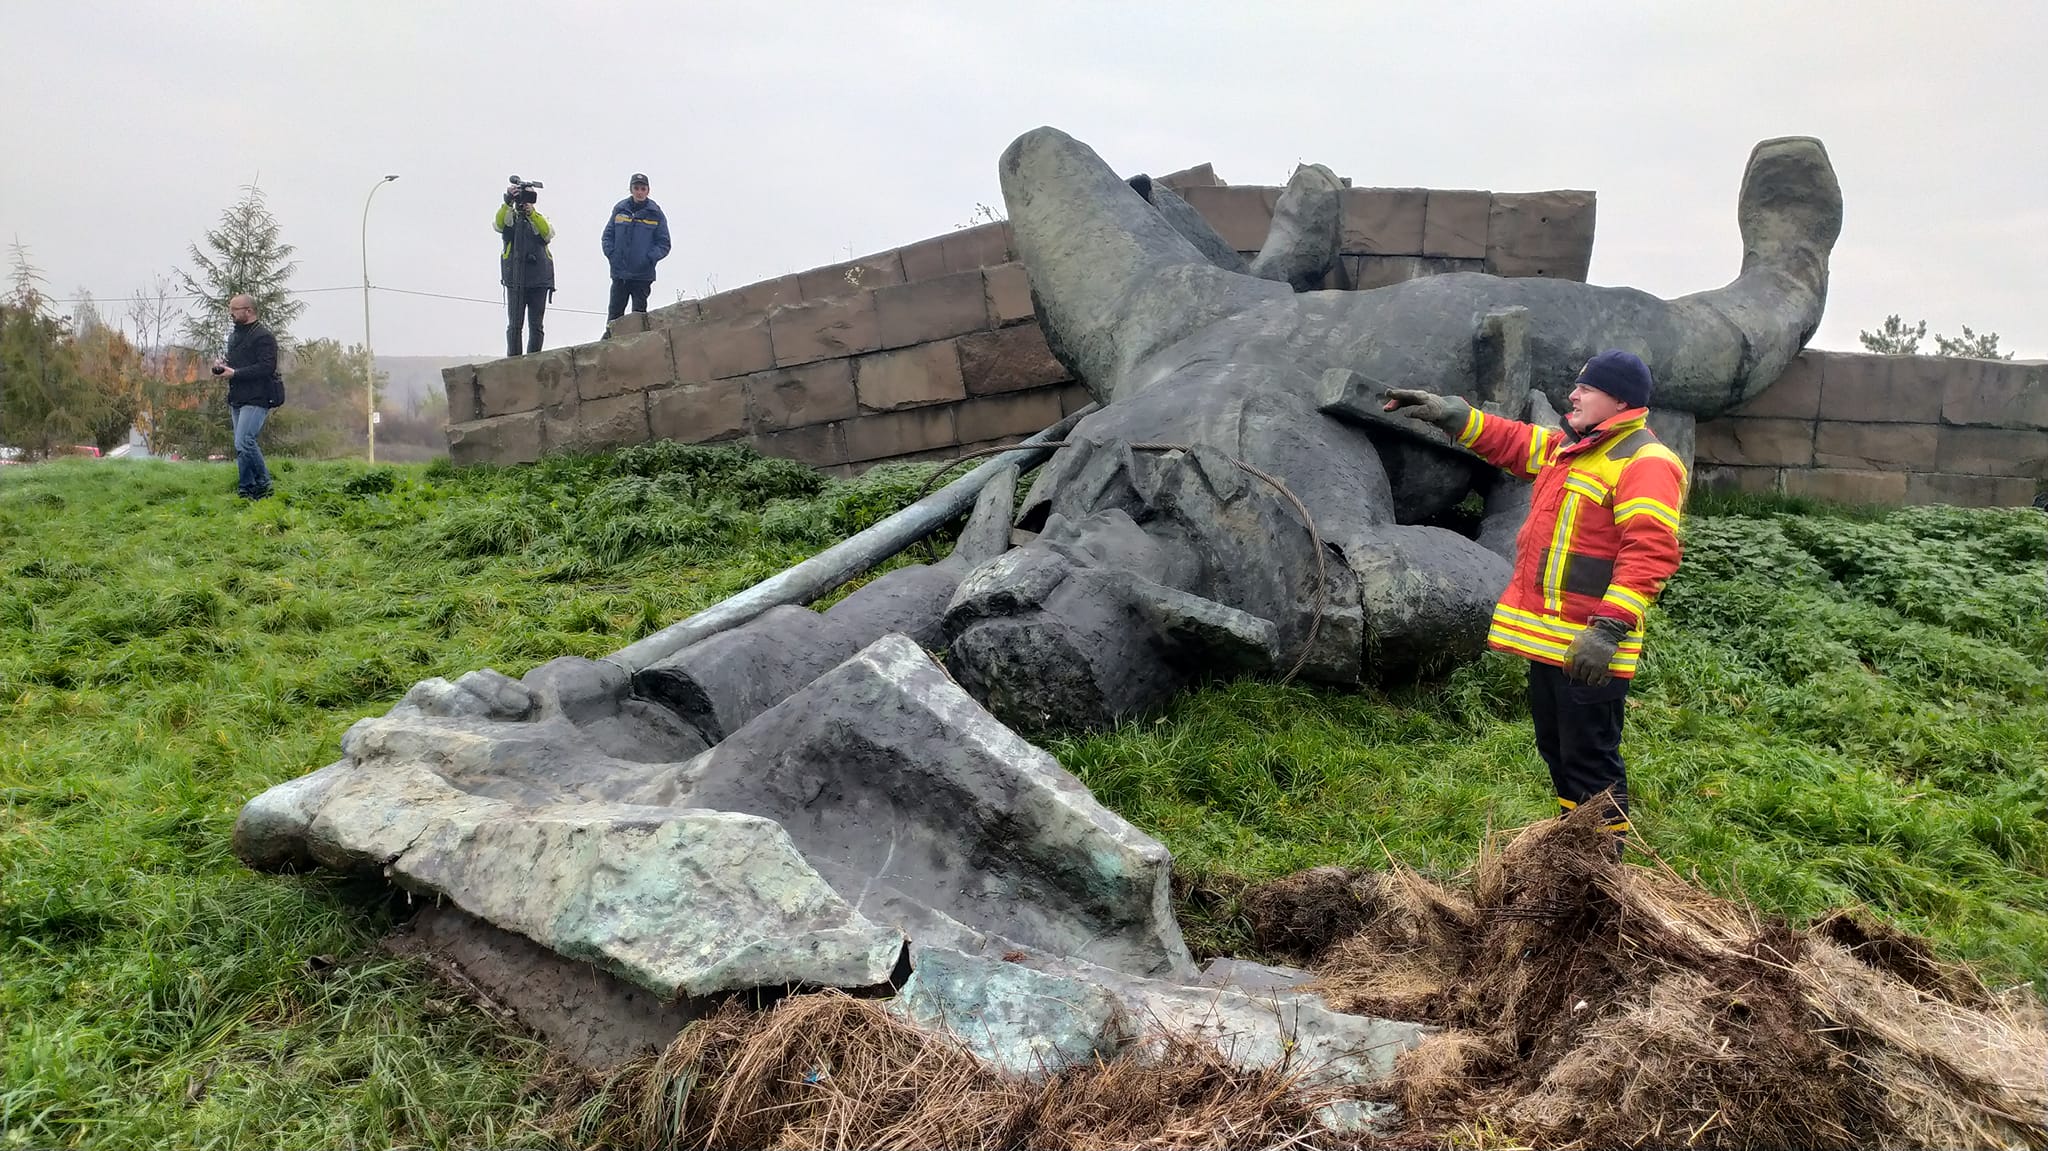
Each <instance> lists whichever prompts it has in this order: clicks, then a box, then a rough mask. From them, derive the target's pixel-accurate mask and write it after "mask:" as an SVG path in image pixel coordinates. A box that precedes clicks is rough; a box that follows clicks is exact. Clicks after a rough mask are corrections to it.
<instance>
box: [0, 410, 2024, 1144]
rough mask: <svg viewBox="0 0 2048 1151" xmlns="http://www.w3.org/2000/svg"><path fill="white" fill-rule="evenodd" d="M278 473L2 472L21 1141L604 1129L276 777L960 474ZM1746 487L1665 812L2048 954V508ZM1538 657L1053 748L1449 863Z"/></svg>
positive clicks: (1085, 762)
mask: <svg viewBox="0 0 2048 1151" xmlns="http://www.w3.org/2000/svg"><path fill="white" fill-rule="evenodd" d="M277 471H278V473H279V475H278V487H279V490H280V492H281V493H283V494H282V495H281V496H280V497H279V498H277V499H274V500H272V501H269V502H266V503H262V504H257V505H242V504H240V503H238V502H237V501H235V500H234V499H232V498H231V497H230V496H229V494H228V492H229V489H230V488H231V487H232V484H233V479H232V472H231V471H230V470H229V469H228V468H227V467H226V466H224V465H202V464H158V463H141V464H113V463H106V462H101V463H86V462H77V463H58V464H51V465H43V466H38V467H35V468H10V469H4V470H0V1133H4V1134H0V1146H5V1145H10V1144H13V1145H45V1144H63V1145H80V1146H84V1145H94V1146H118V1147H130V1146H138V1147H139V1146H154V1145H167V1146H280V1147H282V1146H290V1147H300V1146H323V1147H326V1146H333V1147H347V1146H365V1147H367V1146H390V1145H415V1146H418V1145H425V1146H436V1147H443V1146H458V1147H459V1146H480V1145H504V1144H508V1143H510V1144H515V1145H525V1146H542V1145H551V1144H553V1143H554V1142H556V1141H557V1140H561V1139H569V1140H572V1141H573V1132H564V1131H559V1130H556V1129H555V1128H554V1127H553V1126H552V1125H551V1123H550V1120H549V1119H548V1116H549V1114H550V1112H551V1111H552V1110H553V1105H554V1100H552V1099H551V1098H550V1097H549V1095H548V1094H547V1089H546V1087H545V1086H544V1084H545V1083H546V1082H547V1077H546V1076H545V1075H544V1070H545V1066H544V1064H545V1061H544V1053H543V1052H541V1051H540V1050H539V1049H538V1048H537V1046H536V1045H534V1044H533V1043H532V1042H530V1041H528V1040H526V1039H524V1038H521V1037H519V1036H516V1035H508V1034H506V1033H505V1032H503V1031H502V1030H500V1029H498V1028H496V1027H495V1026H494V1025H492V1024H491V1022H490V1021H489V1020H488V1019H487V1018H486V1017H484V1016H483V1015H481V1014H480V1013H478V1012H477V1011H475V1010H473V1009H472V1008H470V1007H469V1006H467V1005H466V1004H463V1003H461V1002H459V1001H457V1000H455V999H454V998H453V997H452V996H450V995H449V994H448V993H447V992H445V991H444V990H442V989H441V988H440V987H439V986H438V985H436V984H435V983H434V982H433V981H432V980H431V979H430V978H428V977H427V976H426V975H425V974H424V972H423V971H422V970H421V969H420V968H418V967H417V966H415V965H414V964H412V963H409V962H403V961H398V960H393V959H388V958H384V957H382V956H381V955H380V953H378V952H377V951H376V949H375V946H374V941H375V939H376V938H377V936H378V935H379V934H380V933H381V932H382V931H383V929H384V928H385V927H387V926H388V925H389V924H391V923H392V922H394V921H395V920H397V919H399V918H402V917H403V916H404V915H405V914H406V913H407V907H406V905H405V902H404V899H403V897H402V896H394V895H392V894H390V893H389V892H387V891H385V890H383V889H381V888H377V887H365V886H361V885H355V884H349V883H345V882H342V881H339V880H337V879H334V878H333V877H330V876H325V875H319V874H314V875H300V876H269V875H256V874H252V873H250V872H248V871H246V870H244V869H243V868H241V867H240V865H239V864H237V863H236V862H235V860H234V859H233V857H232V856H231V855H230V854H229V852H228V850H227V840H228V832H229V829H230V827H231V826H232V823H233V819H234V814H235V812H236V810H237V809H238V808H239V806H240V804H241V803H242V801H243V800H245V799H246V798H247V797H248V796H250V795H253V794H255V793H256V792H258V791H260V790H262V789H263V788H264V787H267V786H269V785H270V784H272V783H275V782H278V781H280V780H284V779H287V778H290V777H292V776H295V775H297V774H300V773H302V772H304V771H306V770H309V769H311V768H314V767H318V766H320V765H322V764H325V763H328V762H330V761H332V760H333V759H335V758H336V757H337V756H338V754H339V750H338V745H339V740H340V736H341V733H342V732H343V730H345V729H346V728H347V726H348V725H349V723H351V722H353V721H354V720H355V719H357V718H360V717H362V716H365V715H374V714H380V713H382V712H383V711H384V710H385V709H387V708H388V707H389V706H390V704H391V703H392V702H393V701H395V700H396V698H397V697H398V696H399V695H400V694H401V693H403V691H404V690H405V689H406V687H407V686H409V685H410V684H411V683H413V682H414V681H416V680H418V679H421V678H423V677H426V676H432V675H444V676H453V675H458V674H460V673H462V672H465V671H469V670H472V669H474V668H478V667H495V668H497V669H499V670H501V671H504V672H506V673H508V674H511V675H518V674H521V673H523V672H524V671H526V670H527V669H528V668H530V667H532V666H533V665H535V664H537V663H540V662H542V661H544V660H547V659H550V658H553V657H555V656H558V655H564V654H579V655H595V654H598V653H602V652H606V651H610V650H613V649H615V648H617V647H619V646H622V645H623V644H625V643H628V642H630V641H632V640H633V639H636V638H638V637H639V636H641V635H644V634H646V633H647V632H649V631H651V630H653V629H655V628H657V627H659V626H661V625H663V624H666V623H668V622H671V621H673V620H675V619H678V618H681V617H682V616H684V615H686V614H688V613H689V612H691V611H693V610H695V609H697V608H700V607H702V606H705V605H706V604H709V603H711V602H713V601H715V600H716V599H718V598H720V597H722V596H724V595H726V594H729V593H730V592H732V591H735V590H738V589H739V588H742V587H744V586H746V585H748V584H750V583H752V582H753V581H755V580H757V579H759V578H761V577H763V576H766V575H769V574H771V573H773V572H775V571H777V570H779V569H781V568H782V567H784V566H786V565H787V564H788V563H791V562H793V561H795V560H796V559H799V558H802V557H803V556H805V555H808V554H810V553H812V552H814V551H815V550H817V549H818V548H819V547H821V546H823V545H825V544H826V543H829V542H831V541H832V540H834V539H837V538H840V537H842V536H843V535H844V534H846V533H847V532H850V531H853V530H857V529H858V528H859V527H862V526H865V525H866V524H867V523H871V522H873V521H874V520H875V519H878V518H880V517H881V516H882V515H886V514H887V513H888V512H890V511H892V510H894V508H896V507H897V506H900V504H901V503H902V502H904V501H905V500H906V499H907V498H908V497H909V495H910V494H911V492H912V490H913V489H914V487H915V485H916V483H917V481H918V480H920V479H921V478H922V475H923V473H922V471H919V470H917V469H889V470H885V471H884V472H883V473H882V474H880V475H874V476H871V477H869V478H867V479H864V480H863V481H861V482H859V483H855V484H837V483H834V484H827V483H825V482H823V481H821V480H819V479H818V478H817V477H816V476H815V475H813V474H812V473H809V472H807V471H805V470H803V469H801V468H798V467H796V466H794V465H789V464H785V463H780V462H775V461H764V460H760V459H757V458H751V457H749V456H747V455H745V454H743V453H739V452H734V451H727V450H707V449H691V448H677V447H674V446H671V445H651V446H648V447H644V448H640V449H633V450H629V451H627V452H623V453H620V454H619V455H618V456H616V457H609V458H602V459H595V460H550V461H547V462H545V463H543V464H541V465H538V466H536V467H532V468H526V469H516V470H508V471H495V470H481V471H464V472H456V471H454V470H452V469H449V468H447V467H445V466H442V465H427V466H405V467H396V468H374V469H373V468H367V467H364V466H361V465H355V464H346V463H329V464H298V463H293V462H290V461H285V462H282V463H280V464H279V465H278V466H277ZM1707 510H1711V511H1713V512H1714V514H1712V515H1701V516H1697V517H1696V518H1694V519H1692V520H1691V521H1689V529H1688V548H1689V553H1688V559H1687V567H1686V569H1685V571H1684V572H1683V574H1682V576H1681V578H1680V580H1679V581H1678V582H1677V583H1676V584H1675V585H1674V587H1673V588H1672V590H1671V593H1670V594H1669V596H1668V597H1667V607H1668V610H1666V611H1665V612H1664V613H1663V614H1661V615H1659V616H1658V617H1657V618H1656V622H1655V625H1654V629H1653V635H1652V643H1651V653H1650V657H1649V660H1648V661H1647V665H1646V669H1645V672H1644V675H1643V678H1642V681H1641V683H1640V686H1639V688H1638V690H1637V692H1636V695H1635V699H1636V703H1637V706H1636V707H1634V708H1633V709H1632V711H1631V712H1630V721H1629V731H1628V742H1627V745H1626V748H1625V750H1626V752H1627V753H1628V755H1629V757H1630V762H1631V765H1632V766H1631V782H1632V784H1633V787H1634V789H1635V792H1636V795H1637V797H1638V798H1637V804H1636V807H1637V825H1638V827H1639V828H1640V829H1641V830H1642V834H1643V835H1644V836H1645V837H1646V839H1647V841H1648V842H1649V844H1650V845H1651V846H1652V847H1654V848H1655V849H1656V850H1657V851H1658V852H1659V853H1661V854H1663V855H1664V856H1666V857H1667V858H1669V859H1671V860H1673V861H1674V862H1676V863H1677V864H1678V865H1679V866H1680V867H1681V868H1682V869H1689V870H1693V871H1696V872H1697V873H1698V874H1699V876H1700V877H1701V879H1702V881H1703V882H1705V883H1706V884H1708V885H1709V886H1711V887H1714V888H1716V889H1718V890H1722V891H1727V892H1731V893H1741V894H1743V895H1745V896H1746V897H1747V898H1749V899H1751V900H1753V901H1755V902H1756V903H1757V904H1759V905H1760V906H1761V907H1763V908H1765V909H1766V910H1769V911H1773V912H1779V913H1783V914H1786V915H1788V916H1791V917H1794V918H1795V919H1797V918H1799V917H1803V916H1807V915H1811V914H1813V913H1815V912H1818V911H1820V910H1821V909H1823V908H1826V907H1829V906H1833V905H1838V904H1843V903H1852V902H1867V903H1869V904H1870V905H1871V906H1873V907H1875V908H1876V909H1877V910H1879V911H1880V912H1881V913H1882V914H1884V915H1886V916H1888V917H1890V918H1892V919H1893V920H1895V921H1897V922H1900V923H1901V924H1903V925H1905V926H1907V927H1909V928H1911V929H1913V930H1915V931H1920V932H1923V933H1926V934H1927V935H1929V936H1931V937H1932V938H1933V939H1935V940H1936V941H1937V943H1938V944H1939V945H1940V947H1941V948H1942V949H1943V950H1944V951H1945V952H1946V953H1947V954H1950V955H1952V956H1955V957H1959V958H1966V959H1969V960H1972V961H1973V962H1976V963H1978V964H1980V965H1981V966H1982V967H1983V969H1984V970H1985V971H1986V972H1987V973H1989V974H1990V975H1991V976H1992V977H1993V978H1994V979H1998V980H2014V979H2023V978H2029V977H2034V976H2037V975H2039V974H2040V973H2041V972H2042V971H2043V970H2044V969H2048V830H2044V828H2048V811H2044V806H2043V805H2044V802H2048V800H2044V796H2048V734H2044V733H2048V697H2044V690H2043V665H2044V660H2048V624H2044V622H2043V619H2042V601H2043V572H2044V556H2048V517H2044V516H2041V515H2040V514H2038V513H2035V512H2031V511H2010V512H1995V511H1994V512H1973V511H1960V510H1951V509H1915V510H1908V511H1899V512H1893V513H1869V512H1861V513H1854V514H1848V513H1844V512H1842V511H1841V510H1839V509H1827V508H1805V509H1801V511H1802V512H1803V514H1797V515H1793V514H1787V512H1786V511H1785V509H1784V508H1782V507H1781V506H1773V505H1768V504H1758V503H1754V502H1751V503H1743V504H1729V505H1723V506H1716V507H1714V508H1712V509H1707ZM913 558H930V553H929V552H928V551H926V552H922V553H921V554H920V555H919V556H917V557H913ZM1520 699H1521V671H1520V666H1519V665H1518V664H1516V663H1514V662H1513V661H1511V660H1507V659H1488V660H1486V661H1483V662H1481V663H1478V664H1475V665H1473V666H1470V667H1467V668H1465V669H1462V670H1461V671H1459V672H1458V673H1456V674H1455V675H1453V676H1452V677H1451V678H1450V679H1449V680H1448V681H1446V682H1444V683H1441V684H1434V685H1429V686H1428V687H1426V688H1415V689H1408V690H1403V691H1397V692H1395V693H1393V694H1392V695H1381V694H1375V693H1369V692H1368V693H1357V694H1335V693H1323V692H1317V691H1313V690H1309V689H1304V688H1299V687H1287V688H1279V687H1274V686H1271V685H1267V684H1254V683H1238V684H1227V685H1219V686H1217V687H1214V688H1211V689H1209V690H1207V691H1204V692H1201V693H1197V694H1195V695H1191V696H1189V697H1187V698H1186V699H1184V700H1182V701H1181V702H1180V703H1178V704H1177V705H1176V706H1175V707H1174V708H1173V709H1172V710H1171V711H1170V712H1169V713H1168V714H1166V715H1164V716H1162V717H1158V718H1157V719H1153V720H1146V721H1143V722H1137V723H1133V724H1130V725H1127V726H1125V727H1124V728H1121V729H1119V730H1116V731H1113V732H1108V733H1104V734H1101V735H1097V736H1093V737H1088V738H1082V739H1073V740H1067V741H1062V742H1060V743H1057V744H1055V745H1054V750H1055V751H1056V752H1057V754H1058V755H1059V756H1060V758H1061V760H1062V762H1064V763H1066V764H1067V765H1068V766H1069V767H1071V768H1073V769H1074V770H1076V771H1077V772H1079V773H1080V774H1081V775H1082V776H1083V778H1084V779H1086V780H1087V781H1088V783H1089V784H1090V786H1092V787H1094V788H1095V789H1096V791H1097V793H1098V794H1099V795H1101V796H1102V797H1103V799H1104V800H1105V801H1106V802H1108V803H1109V804H1110V805H1111V806H1112V807H1115V808H1116V809H1117V810H1119V811H1121V812H1123V813H1124V814H1126V815H1128V816H1129V817H1131V818H1132V819H1134V820H1135V821H1137V822H1138V823H1139V824H1140V825H1141V826H1143V827H1145V828H1146V829H1147V830H1149V831H1151V832H1153V833H1154V834H1156V835H1158V836H1159V837H1161V838H1162V839H1163V840H1165V841H1166V843H1167V844H1168V845H1169V846H1170V847H1172V848H1173V850H1174V851H1175V853H1176V855H1177V856H1178V857H1179V859H1180V861H1181V864H1182V866H1183V869H1184V870H1185V871H1186V872H1187V874H1188V875H1189V876H1190V877H1192V878H1194V879H1195V880H1197V882H1198V886H1199V883H1200V881H1201V880H1204V879H1206V880H1210V881H1212V882H1214V883H1215V884H1216V885H1218V886H1227V884H1224V883H1222V881H1224V880H1227V879H1228V878H1230V877H1242V878H1257V877H1262V876H1267V875H1274V874H1279V873H1282V872H1285V871H1290V870H1294V869H1297V868H1300V867H1305V866H1310V865H1313V864H1317V863H1324V862H1345V863H1363V864H1372V865H1377V864H1382V863H1384V861H1385V860H1386V859H1387V858H1388V857H1389V856H1392V857H1393V858H1397V859H1400V860H1402V861H1404V862H1406V863H1409V864H1412V865H1415V866H1417V867H1420V868H1422V869H1424V870H1425V871H1428V872H1431V873H1434V874H1438V875H1450V874H1453V873H1455V872H1456V871H1457V870H1459V869H1461V868H1463V867H1465V866H1467V865H1468V864H1469V863H1470V862H1471V860H1472V858H1473V856H1474V854H1475V852H1476V849H1477V846H1478V842H1479V839H1480V837H1481V836H1482V835H1483V834H1484V833H1485V831H1486V830H1488V829H1489V828H1502V827H1508V826H1513V825H1516V824H1519V823H1522V822H1526V821H1529V820H1533V819H1538V818H1542V817H1543V816H1545V815H1547V814H1548V813H1549V811H1550V810H1551V807H1550V803H1551V801H1550V798H1549V787H1548V783H1547V780H1546V779H1545V776H1544V773H1543V770H1542V767H1541V765H1540V764H1539V763H1538V761H1537V760H1536V757H1535V754H1534V752H1533V750H1532V749H1531V747H1530V745H1529V739H1528V728H1527V720H1526V718H1525V717H1524V716H1523V714H1522V710H1521V703H1520ZM1188 910H1189V912H1190V914H1189V925H1190V933H1191V936H1192V937H1193V938H1195V939H1196V940H1197V941H1198V942H1199V943H1204V944H1207V945H1213V946H1226V945H1230V944H1231V943H1233V942H1234V941H1236V940H1237V939H1238V938H1239V937H1238V934H1237V928H1236V926H1235V925H1234V924H1233V923H1232V922H1231V921H1230V919H1229V915H1228V909H1227V906H1225V907H1221V909H1220V910H1215V911H1214V913H1213V914H1212V913H1210V912H1204V911H1201V910H1199V909H1197V908H1195V907H1192V906H1191V907H1190V908H1189V909H1188Z"/></svg>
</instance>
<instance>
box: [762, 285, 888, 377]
mask: <svg viewBox="0 0 2048 1151" xmlns="http://www.w3.org/2000/svg"><path fill="white" fill-rule="evenodd" d="M768 334H769V339H770V342H771V343H772V344H773V345H774V350H775V364H776V366H777V367H788V366H790V365H792V364H808V363H810V362H811V361H813V360H826V359H833V358H836V357H839V356H851V355H854V354H856V353H858V352H871V351H873V350H875V348H877V347H879V346H880V343H881V338H882V337H881V328H880V326H879V325H878V324H877V322H876V320H875V294H874V293H873V292H854V293H853V294H851V295H846V296H840V297H838V298H836V299H823V300H813V301H811V302H810V303H805V304H797V305H795V306H793V307H787V308H777V309H776V310H775V311H774V312H772V313H771V314H770V315H769V317H768Z"/></svg>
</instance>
